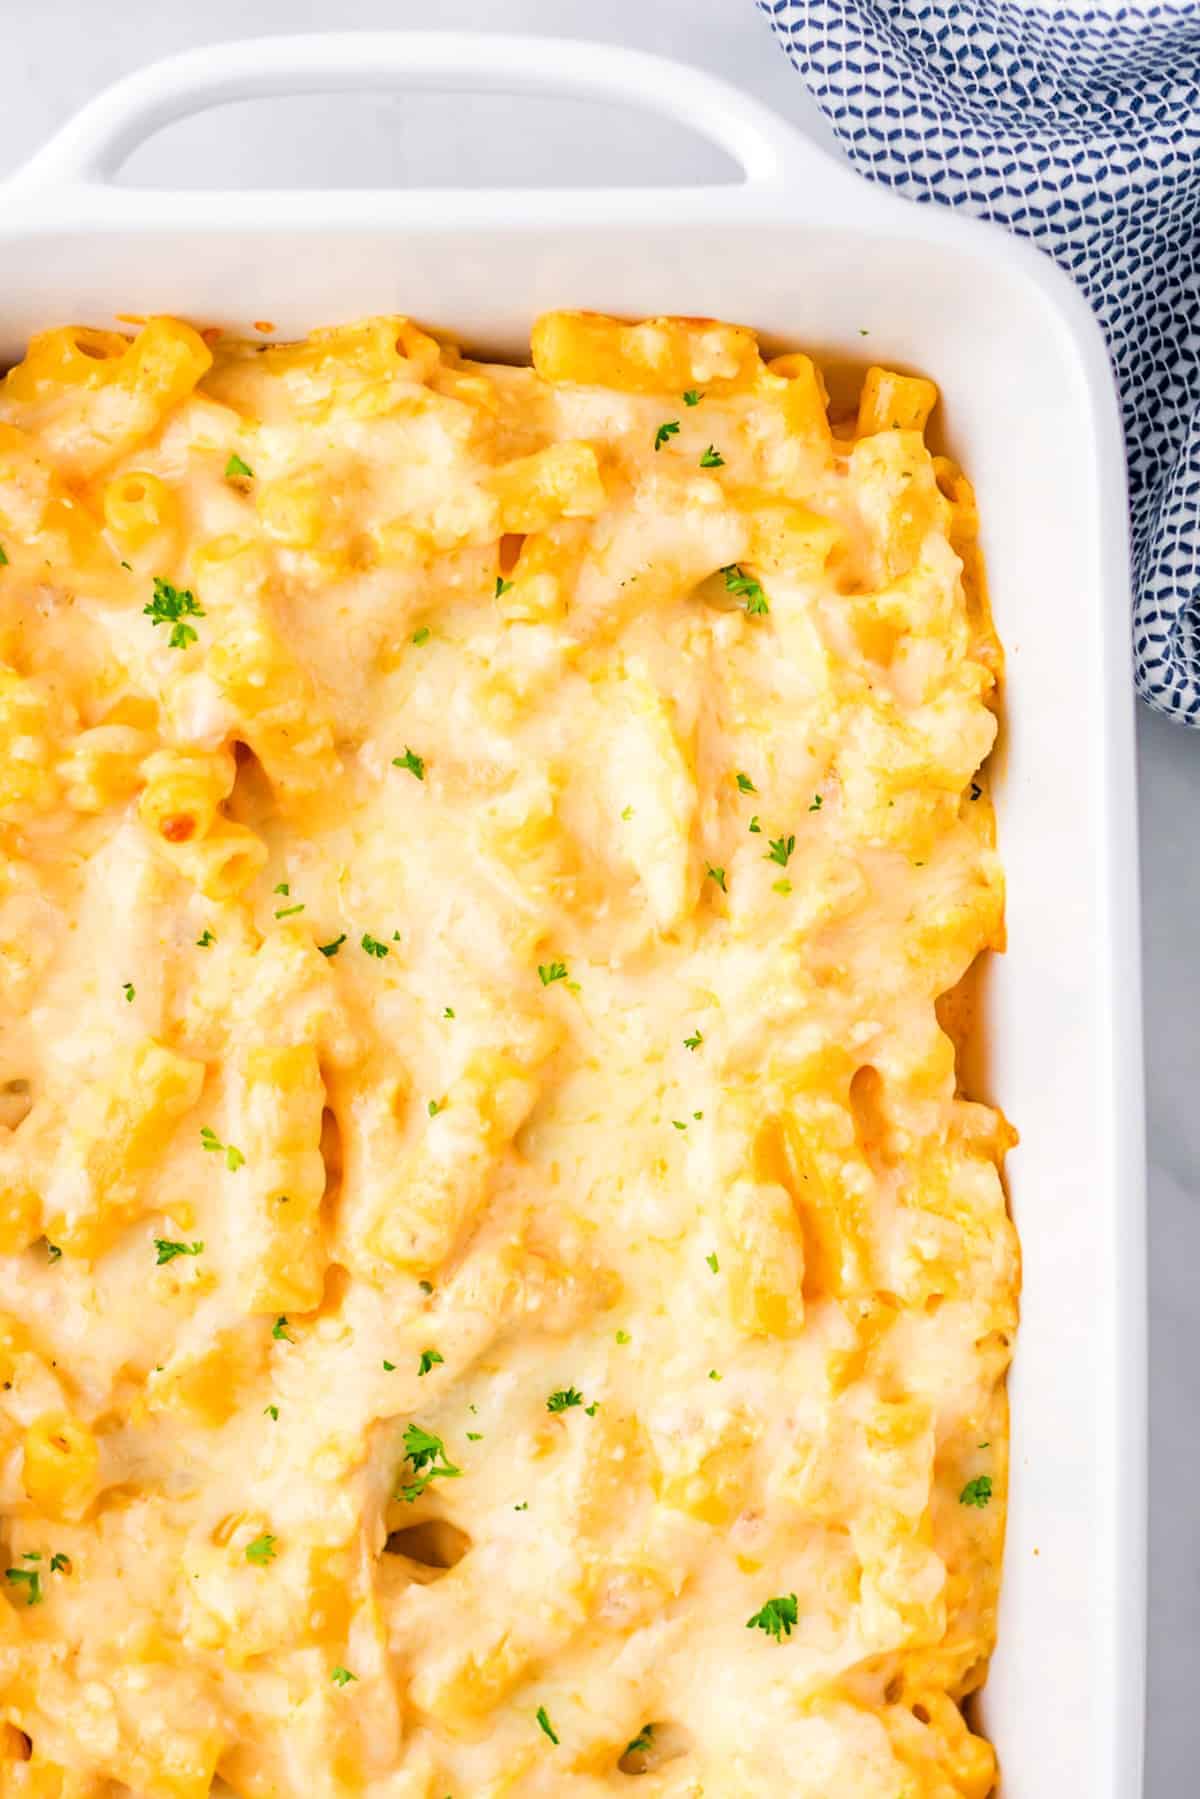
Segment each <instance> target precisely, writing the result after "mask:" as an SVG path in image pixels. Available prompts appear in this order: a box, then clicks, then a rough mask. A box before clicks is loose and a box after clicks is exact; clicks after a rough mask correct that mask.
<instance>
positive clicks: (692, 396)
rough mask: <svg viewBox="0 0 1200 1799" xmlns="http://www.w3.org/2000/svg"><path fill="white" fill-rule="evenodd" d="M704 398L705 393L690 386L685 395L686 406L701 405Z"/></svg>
mask: <svg viewBox="0 0 1200 1799" xmlns="http://www.w3.org/2000/svg"><path fill="white" fill-rule="evenodd" d="M703 398H704V395H703V394H702V393H700V392H699V391H698V389H696V388H694V387H689V388H688V390H687V392H686V393H685V394H684V396H683V403H684V405H685V406H699V404H700V402H701V400H702V399H703Z"/></svg>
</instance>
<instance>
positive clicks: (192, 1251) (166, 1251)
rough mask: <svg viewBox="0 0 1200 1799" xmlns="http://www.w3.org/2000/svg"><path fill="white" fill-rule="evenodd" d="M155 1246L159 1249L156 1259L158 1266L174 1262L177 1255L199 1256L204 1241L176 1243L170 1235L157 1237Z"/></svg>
mask: <svg viewBox="0 0 1200 1799" xmlns="http://www.w3.org/2000/svg"><path fill="white" fill-rule="evenodd" d="M154 1247H155V1249H156V1250H157V1251H158V1254H157V1256H156V1257H155V1260H154V1265H155V1267H156V1268H161V1267H162V1265H163V1263H164V1262H173V1261H174V1260H175V1257H176V1256H198V1255H199V1254H200V1251H201V1250H202V1249H203V1248H204V1245H203V1243H174V1242H172V1241H171V1239H170V1238H169V1237H155V1239H154Z"/></svg>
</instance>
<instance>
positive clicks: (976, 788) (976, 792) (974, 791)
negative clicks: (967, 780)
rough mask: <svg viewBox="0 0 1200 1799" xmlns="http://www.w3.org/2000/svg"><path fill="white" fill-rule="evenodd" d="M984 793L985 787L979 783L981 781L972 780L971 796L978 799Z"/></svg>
mask: <svg viewBox="0 0 1200 1799" xmlns="http://www.w3.org/2000/svg"><path fill="white" fill-rule="evenodd" d="M982 793H983V788H982V787H981V786H980V785H979V782H978V781H972V782H971V798H972V799H973V800H977V799H979V798H980V796H981V795H982Z"/></svg>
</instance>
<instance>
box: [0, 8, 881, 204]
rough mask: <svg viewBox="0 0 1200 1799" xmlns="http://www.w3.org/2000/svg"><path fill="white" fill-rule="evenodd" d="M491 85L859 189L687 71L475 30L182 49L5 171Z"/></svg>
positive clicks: (114, 167)
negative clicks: (182, 125)
mask: <svg viewBox="0 0 1200 1799" xmlns="http://www.w3.org/2000/svg"><path fill="white" fill-rule="evenodd" d="M397 87H399V88H431V89H442V90H445V89H471V90H474V91H480V90H497V91H502V92H507V93H526V94H547V95H551V96H557V97H560V98H561V97H562V96H564V95H566V96H571V95H574V96H578V97H579V98H581V99H590V100H608V101H612V102H617V103H621V104H624V105H632V106H637V107H642V108H644V109H646V110H647V111H650V112H653V113H657V114H659V115H661V116H665V117H668V118H671V119H674V120H675V121H676V122H677V123H679V124H681V125H683V126H686V127H688V128H689V129H691V130H693V131H695V132H697V133H698V134H699V135H700V136H701V137H704V138H707V139H708V140H709V141H710V142H713V143H715V144H717V145H719V146H720V147H721V148H722V149H723V150H725V151H726V152H727V153H728V154H729V155H730V156H731V157H732V158H733V159H734V161H735V162H736V163H737V164H738V165H739V167H740V168H741V170H742V174H743V179H744V183H745V185H747V186H751V187H754V188H755V189H757V190H761V189H763V188H772V187H782V186H783V185H784V183H785V181H794V180H795V179H796V178H797V177H798V176H802V175H803V174H804V173H805V172H807V173H808V175H809V176H810V177H811V176H812V175H814V174H816V173H817V172H818V171H819V174H820V179H821V181H822V182H829V181H831V180H837V181H841V182H845V183H847V184H853V185H854V186H855V187H856V188H858V189H859V190H860V191H861V183H860V182H859V181H858V179H857V178H856V177H855V176H853V175H852V174H851V173H850V172H849V171H848V170H847V169H846V168H845V167H844V166H843V165H841V164H840V163H839V162H837V161H836V160H835V159H834V158H833V157H832V156H830V155H828V154H827V153H826V152H825V151H824V150H822V149H821V148H819V147H818V146H817V145H816V144H814V143H813V142H812V141H811V140H810V139H808V138H806V137H805V136H804V135H803V134H802V133H801V132H799V131H796V130H794V129H793V128H792V127H791V126H790V125H788V124H786V123H785V122H784V121H783V120H781V119H780V118H778V117H777V116H776V115H775V114H774V113H772V112H771V111H770V109H769V108H767V107H765V106H760V105H759V104H758V102H757V101H755V100H752V99H751V98H750V97H749V96H748V95H747V94H745V93H741V92H739V91H738V90H737V89H736V88H734V87H730V86H729V85H727V84H726V83H725V82H724V81H721V80H719V79H718V78H717V77H715V76H713V75H709V74H706V73H704V72H703V71H701V70H699V69H695V68H691V67H688V66H686V65H683V64H680V63H676V62H668V61H667V60H665V59H664V58H661V57H657V56H651V55H647V54H644V53H642V52H638V51H632V50H626V49H622V48H620V47H619V46H616V45H612V44H598V43H587V42H582V41H579V40H574V39H566V38H547V37H523V36H509V37H504V36H492V35H487V34H482V35H481V34H478V33H475V32H463V33H455V32H409V31H392V32H333V33H328V34H314V35H310V36H297V37H273V38H248V39H244V40H242V41H240V42H234V43H225V44H214V45H211V46H209V47H207V48H205V49H199V50H189V51H185V52H184V53H183V54H182V55H179V56H171V57H167V58H165V59H164V60H162V61H161V62H155V63H151V64H149V65H148V66H147V67H146V68H144V69H139V70H138V71H137V72H136V73H134V74H132V75H128V76H126V77H125V78H124V79H123V80H121V81H118V82H115V83H114V84H113V85H112V86H111V87H108V88H106V89H104V91H103V92H102V93H100V94H98V95H97V96H96V98H95V99H94V100H92V101H90V102H89V103H88V105H86V106H85V107H83V109H82V110H81V111H80V112H78V113H77V114H76V115H75V116H74V118H72V119H71V120H69V121H68V123H67V124H66V125H64V126H63V128H62V129H61V130H60V131H59V132H58V133H57V134H56V135H55V136H54V137H52V138H51V139H50V141H49V142H48V143H47V144H46V145H45V146H44V147H43V148H42V149H41V150H40V151H39V152H37V154H36V155H34V156H33V157H32V158H31V160H30V161H29V162H28V163H26V164H25V165H24V167H23V168H21V169H19V170H18V171H17V173H16V174H15V175H14V176H13V177H12V185H16V186H17V187H20V188H22V189H26V190H27V189H31V188H38V189H43V190H45V189H58V190H63V189H66V190H72V189H73V190H75V191H76V192H78V191H79V190H87V189H91V190H92V191H93V192H94V191H95V190H96V189H97V188H102V187H103V188H111V186H112V185H113V183H114V178H115V176H116V175H117V173H118V171H119V170H120V168H121V166H122V164H123V163H124V162H125V160H126V159H127V158H128V157H129V155H130V154H131V153H132V152H133V150H135V149H136V148H137V146H138V145H139V144H140V143H142V142H143V141H144V140H145V139H146V138H147V137H150V136H152V135H153V134H154V133H155V132H157V131H160V130H162V129H163V127H164V126H166V125H169V124H171V123H172V122H173V121H174V120H176V119H179V118H184V117H187V116H188V115H190V114H192V113H196V112H201V111H204V110H205V109H206V108H208V107H212V106H220V105H223V104H225V103H227V102H229V101H235V100H250V99H255V98H265V97H275V96H284V95H295V94H303V93H333V92H345V91H362V90H365V89H375V90H378V89H395V88H397Z"/></svg>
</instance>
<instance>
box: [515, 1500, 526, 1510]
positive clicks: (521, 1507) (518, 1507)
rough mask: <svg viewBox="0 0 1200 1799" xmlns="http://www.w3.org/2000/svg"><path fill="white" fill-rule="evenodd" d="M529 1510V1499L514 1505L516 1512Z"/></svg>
mask: <svg viewBox="0 0 1200 1799" xmlns="http://www.w3.org/2000/svg"><path fill="white" fill-rule="evenodd" d="M528 1510H529V1501H528V1500H527V1499H523V1500H522V1501H521V1503H520V1505H514V1507H513V1511H514V1512H527V1511H528Z"/></svg>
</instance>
